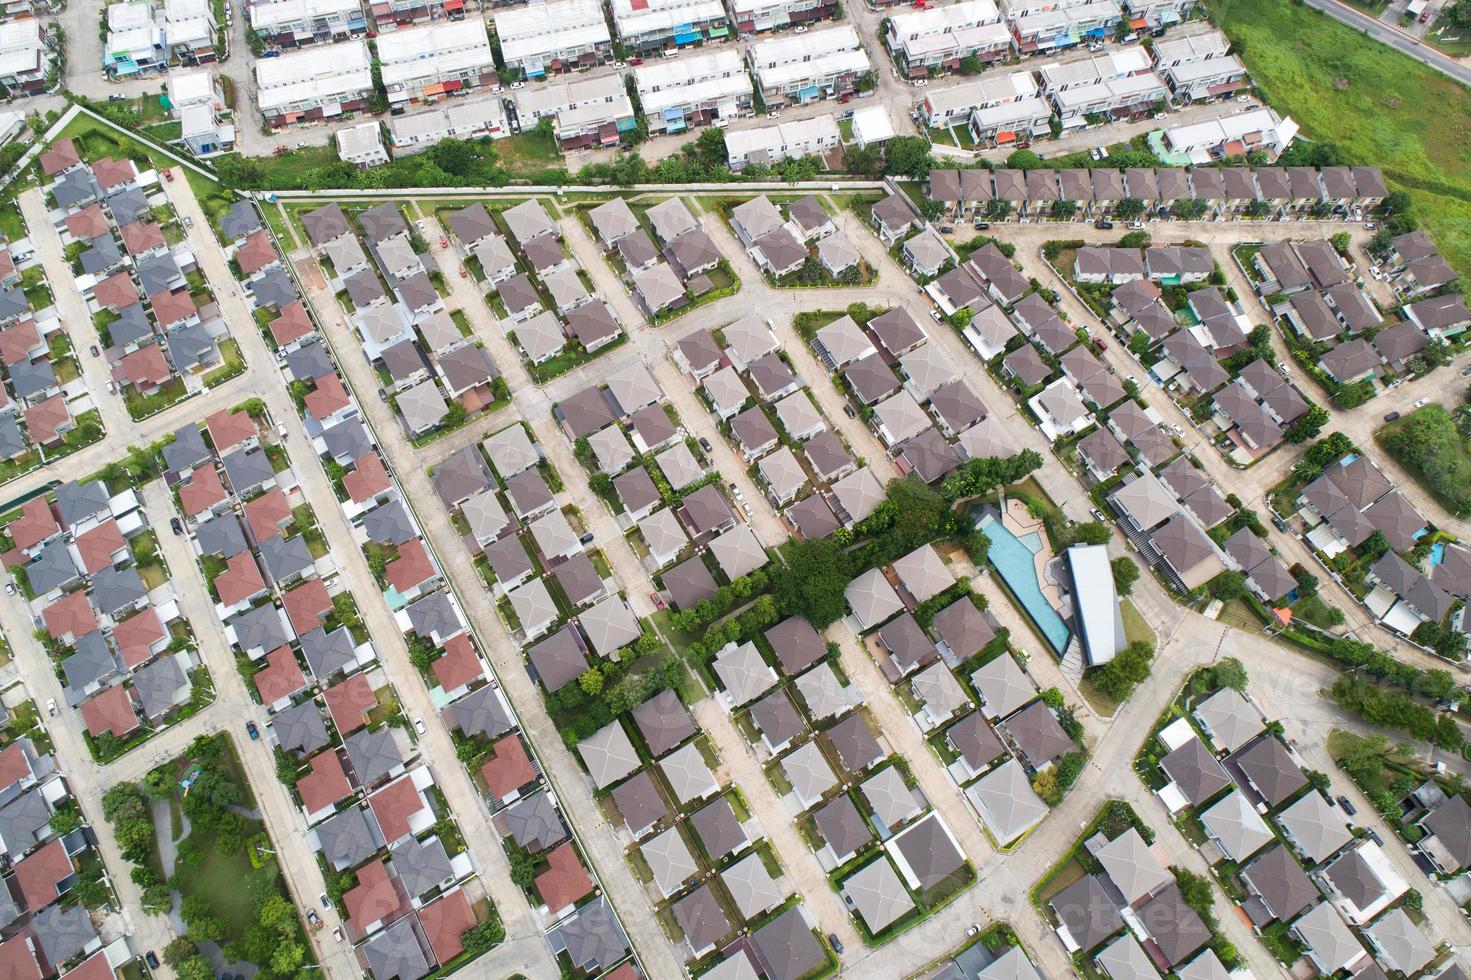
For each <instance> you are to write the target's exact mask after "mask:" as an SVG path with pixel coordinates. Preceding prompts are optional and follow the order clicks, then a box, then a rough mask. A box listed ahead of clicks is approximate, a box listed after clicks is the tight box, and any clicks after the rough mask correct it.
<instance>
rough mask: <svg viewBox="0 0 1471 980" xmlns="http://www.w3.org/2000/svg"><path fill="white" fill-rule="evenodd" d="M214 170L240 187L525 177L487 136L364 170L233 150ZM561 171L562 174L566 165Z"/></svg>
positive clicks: (498, 182)
mask: <svg viewBox="0 0 1471 980" xmlns="http://www.w3.org/2000/svg"><path fill="white" fill-rule="evenodd" d="M543 123H544V124H546V130H547V131H546V133H545V136H546V138H548V139H550V138H551V132H550V129H551V126H550V120H543ZM215 172H216V173H217V174H219V177H220V180H221V181H223V182H224V183H225V184H226V185H228V186H230V187H235V188H239V189H241V190H284V189H287V188H301V189H305V190H323V189H326V188H360V189H364V190H380V189H383V188H388V187H502V186H504V185H506V184H508V183H510V181H511V178H512V177H513V176H529V175H525V174H513V173H512V172H511V171H510V170H508V169H507V168H506V167H505V166H503V165H502V164H501V162H500V154H499V152H498V151H497V150H496V148H495V145H494V143H493V141H492V140H491V139H490V137H488V136H487V137H481V138H479V139H474V140H459V139H446V140H442V141H441V142H439V143H436V144H435V145H434V146H432V147H430V148H429V149H428V150H426V151H425V152H423V153H416V154H413V155H411V156H405V157H399V158H398V159H396V160H394V161H393V162H392V163H387V164H384V165H382V166H379V167H369V168H368V169H366V170H359V169H358V168H357V167H356V166H354V165H353V164H350V163H346V162H344V161H341V160H336V161H332V162H329V163H323V164H320V165H318V166H312V167H302V166H296V167H291V166H282V165H281V162H280V161H271V160H266V159H262V158H258V157H247V156H241V155H239V154H234V153H232V154H227V155H225V156H222V157H219V158H217V159H216V160H215ZM561 173H562V175H563V176H564V177H565V176H566V171H565V170H563V171H562V172H561Z"/></svg>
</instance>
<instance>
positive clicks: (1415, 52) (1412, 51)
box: [1307, 0, 1471, 85]
mask: <svg viewBox="0 0 1471 980" xmlns="http://www.w3.org/2000/svg"><path fill="white" fill-rule="evenodd" d="M1307 3H1308V6H1310V7H1313V8H1314V9H1316V10H1321V11H1322V12H1323V13H1325V14H1327V15H1328V16H1330V17H1332V18H1334V19H1335V20H1339V21H1342V22H1343V23H1345V24H1347V25H1348V26H1349V27H1353V28H1357V29H1358V30H1361V31H1363V32H1364V33H1366V34H1368V35H1369V36H1370V37H1372V38H1373V39H1374V40H1376V41H1381V42H1383V43H1384V44H1387V45H1389V46H1390V47H1391V48H1394V49H1395V50H1397V51H1399V52H1401V53H1402V54H1407V55H1409V56H1410V57H1411V58H1414V59H1415V60H1416V61H1419V62H1421V63H1423V64H1426V65H1429V66H1430V67H1431V68H1434V69H1435V70H1436V71H1438V72H1440V73H1441V74H1442V75H1449V76H1450V77H1451V78H1454V79H1455V80H1456V81H1458V82H1460V83H1461V84H1462V85H1471V68H1468V67H1467V66H1466V65H1463V64H1461V63H1460V62H1459V61H1457V60H1455V59H1454V58H1449V57H1447V56H1446V55H1443V54H1441V53H1440V52H1439V51H1437V50H1436V49H1435V48H1432V47H1431V46H1430V45H1428V44H1422V43H1420V42H1419V41H1418V40H1416V39H1415V38H1413V37H1411V36H1409V35H1408V34H1406V33H1405V32H1403V31H1401V30H1398V29H1396V28H1394V27H1390V26H1389V25H1388V24H1385V23H1384V22H1383V21H1379V20H1375V19H1374V18H1373V17H1370V16H1369V15H1368V14H1366V13H1364V12H1362V11H1360V10H1357V9H1356V8H1354V7H1351V6H1349V5H1348V4H1346V3H1343V2H1341V0H1307Z"/></svg>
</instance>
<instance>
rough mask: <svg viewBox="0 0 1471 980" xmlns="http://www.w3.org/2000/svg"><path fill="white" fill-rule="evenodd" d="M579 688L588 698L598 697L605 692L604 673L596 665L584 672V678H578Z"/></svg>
mask: <svg viewBox="0 0 1471 980" xmlns="http://www.w3.org/2000/svg"><path fill="white" fill-rule="evenodd" d="M577 686H578V687H580V688H582V693H584V694H586V695H587V696H588V697H597V696H598V695H599V694H600V693H602V690H603V672H602V670H601V669H600V668H599V667H598V666H597V665H596V664H595V665H593V666H591V667H589V668H587V670H585V671H583V673H582V676H581V677H579V678H577Z"/></svg>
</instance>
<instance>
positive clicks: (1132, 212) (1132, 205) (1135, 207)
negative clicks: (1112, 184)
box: [1113, 197, 1148, 237]
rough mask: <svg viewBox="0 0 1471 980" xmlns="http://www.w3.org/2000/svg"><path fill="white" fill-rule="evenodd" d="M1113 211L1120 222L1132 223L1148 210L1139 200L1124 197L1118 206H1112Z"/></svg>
mask: <svg viewBox="0 0 1471 980" xmlns="http://www.w3.org/2000/svg"><path fill="white" fill-rule="evenodd" d="M1113 210H1114V214H1116V215H1117V216H1118V217H1119V220H1120V221H1133V220H1134V219H1135V218H1137V217H1139V216H1140V215H1141V214H1143V213H1144V212H1145V211H1146V210H1148V208H1147V207H1146V205H1145V203H1144V202H1143V201H1141V200H1140V199H1139V198H1137V197H1126V198H1124V199H1123V200H1122V201H1120V202H1119V203H1118V204H1116V205H1114V209H1113ZM1126 237H1127V236H1126Z"/></svg>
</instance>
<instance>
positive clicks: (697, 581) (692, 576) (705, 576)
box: [663, 555, 715, 609]
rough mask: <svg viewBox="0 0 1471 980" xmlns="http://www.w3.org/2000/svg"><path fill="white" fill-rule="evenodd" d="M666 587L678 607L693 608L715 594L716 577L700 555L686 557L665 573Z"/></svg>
mask: <svg viewBox="0 0 1471 980" xmlns="http://www.w3.org/2000/svg"><path fill="white" fill-rule="evenodd" d="M663 581H664V588H665V590H666V591H668V593H669V596H670V598H672V599H673V600H674V605H675V607H676V608H678V609H691V608H693V607H694V606H695V604H696V603H698V602H699V601H700V600H701V599H708V598H710V597H712V596H713V595H715V578H714V576H712V575H711V574H710V570H709V569H708V568H706V567H705V563H704V562H703V561H702V560H701V559H700V556H699V555H695V556H693V557H691V558H686V559H685V560H684V561H682V562H680V563H679V564H678V565H675V566H674V567H673V568H671V569H669V570H668V571H666V572H664V574H663Z"/></svg>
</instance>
